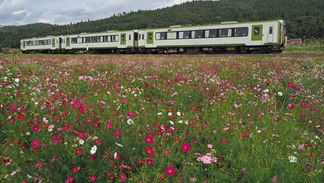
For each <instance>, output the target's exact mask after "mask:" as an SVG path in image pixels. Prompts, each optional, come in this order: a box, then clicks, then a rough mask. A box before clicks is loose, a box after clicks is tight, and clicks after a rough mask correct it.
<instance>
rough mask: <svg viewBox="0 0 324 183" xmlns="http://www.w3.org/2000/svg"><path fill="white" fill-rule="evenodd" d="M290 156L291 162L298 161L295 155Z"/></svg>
mask: <svg viewBox="0 0 324 183" xmlns="http://www.w3.org/2000/svg"><path fill="white" fill-rule="evenodd" d="M288 158H289V160H290V161H289V162H290V163H296V162H297V158H296V157H295V156H289V157H288Z"/></svg>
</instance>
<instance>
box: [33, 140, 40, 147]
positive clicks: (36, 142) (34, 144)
mask: <svg viewBox="0 0 324 183" xmlns="http://www.w3.org/2000/svg"><path fill="white" fill-rule="evenodd" d="M32 146H33V148H34V149H35V148H37V147H38V146H39V142H38V140H34V141H33V142H32Z"/></svg>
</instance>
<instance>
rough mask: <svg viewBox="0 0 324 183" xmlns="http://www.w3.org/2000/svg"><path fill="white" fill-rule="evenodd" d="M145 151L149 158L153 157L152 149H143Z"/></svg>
mask: <svg viewBox="0 0 324 183" xmlns="http://www.w3.org/2000/svg"><path fill="white" fill-rule="evenodd" d="M145 151H146V153H147V154H148V155H150V156H154V151H153V149H152V148H149V147H147V146H146V147H145Z"/></svg>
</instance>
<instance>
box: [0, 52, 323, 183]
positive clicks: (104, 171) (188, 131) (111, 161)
mask: <svg viewBox="0 0 324 183" xmlns="http://www.w3.org/2000/svg"><path fill="white" fill-rule="evenodd" d="M323 61H324V59H323V58H311V57H300V58H294V57H279V56H274V57H267V55H264V56H263V57H244V56H241V57H233V56H227V57H222V56H218V57H213V56H204V55H199V56H197V55H97V56H88V55H86V56H84V55H77V56H71V55H59V56H53V55H45V56H44V55H27V56H15V55H9V56H8V57H3V58H1V59H0V105H1V108H0V123H1V125H0V130H1V135H0V139H1V151H0V164H1V166H0V180H1V182H23V183H25V182H65V183H68V182H75V183H77V182H82V183H84V182H258V181H259V182H322V181H324V178H323V177H324V176H323V167H324V152H323V148H324V147H323V140H322V139H323V137H324V136H323V135H324V128H323V127H324V126H323V119H324V108H323V107H324V101H323V90H324V85H323V84H324V62H323Z"/></svg>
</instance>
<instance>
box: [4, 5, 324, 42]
mask: <svg viewBox="0 0 324 183" xmlns="http://www.w3.org/2000/svg"><path fill="white" fill-rule="evenodd" d="M323 9H324V1H322V0H312V1H310V2H308V3H307V5H306V2H305V1H304V0H294V1H282V0H263V1H260V0H227V1H192V2H186V3H182V4H180V5H175V6H172V7H167V8H162V9H156V10H138V11H137V12H134V11H131V12H123V13H119V14H118V15H115V14H114V15H113V16H111V17H109V18H105V19H100V20H95V21H90V20H88V21H87V22H83V21H81V22H78V23H74V24H73V23H70V24H67V25H62V26H59V25H51V24H46V23H36V24H28V25H22V26H5V27H2V28H0V47H1V46H2V47H11V48H18V47H19V46H20V39H25V38H32V37H42V36H48V35H66V34H78V33H81V32H101V31H107V30H132V29H143V28H157V27H168V26H170V25H179V24H192V25H198V24H199V25H203V24H209V23H211V22H220V21H239V22H245V21H259V20H275V19H283V20H285V21H286V23H287V36H288V39H291V38H302V39H308V38H316V39H318V38H322V37H323V34H324V23H323V22H324V13H323V11H322V10H323Z"/></svg>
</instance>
